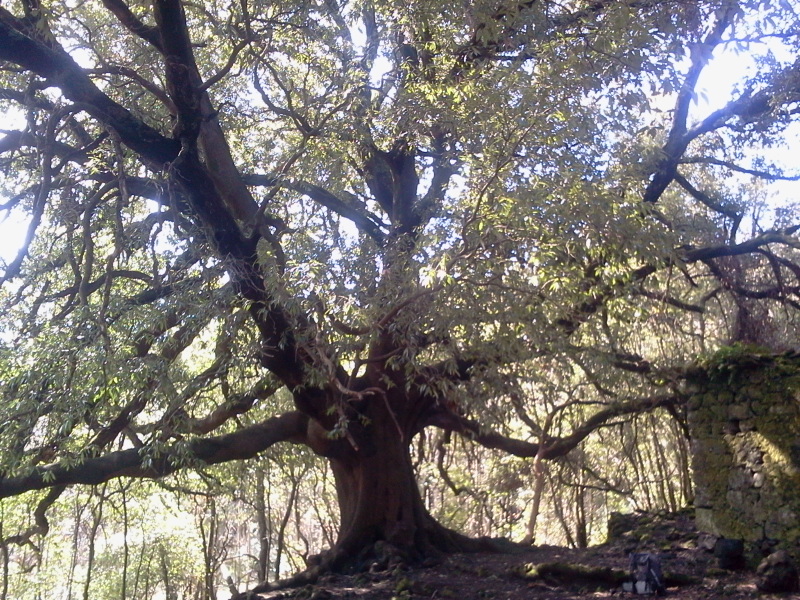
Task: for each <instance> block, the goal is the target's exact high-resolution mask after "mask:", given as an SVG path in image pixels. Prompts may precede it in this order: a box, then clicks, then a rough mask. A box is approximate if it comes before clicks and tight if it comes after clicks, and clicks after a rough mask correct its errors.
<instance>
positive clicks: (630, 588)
mask: <svg viewBox="0 0 800 600" xmlns="http://www.w3.org/2000/svg"><path fill="white" fill-rule="evenodd" d="M630 558H631V562H630V573H631V581H628V582H626V583H624V584H622V589H623V590H624V591H626V592H632V593H634V594H648V595H651V596H652V595H654V596H660V595H661V594H663V593H664V591H665V589H666V588H665V587H664V576H663V574H662V573H661V558H659V556H658V555H657V554H650V553H649V552H632V553H631V555H630Z"/></svg>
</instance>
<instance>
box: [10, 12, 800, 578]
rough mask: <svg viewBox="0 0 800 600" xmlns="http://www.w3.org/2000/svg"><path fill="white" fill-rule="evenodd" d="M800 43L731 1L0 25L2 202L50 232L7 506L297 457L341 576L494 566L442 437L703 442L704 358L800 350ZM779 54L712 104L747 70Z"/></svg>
mask: <svg viewBox="0 0 800 600" xmlns="http://www.w3.org/2000/svg"><path fill="white" fill-rule="evenodd" d="M796 24H797V14H796V12H795V8H794V7H793V6H791V5H790V4H789V3H777V5H775V3H766V4H765V3H762V2H755V1H752V2H731V1H729V0H719V1H708V2H705V1H697V2H687V1H685V0H681V1H675V2H670V1H668V2H663V1H659V2H640V1H637V2H591V3H585V2H567V3H556V2H549V1H541V2H523V3H507V4H504V3H502V2H498V3H495V4H491V3H480V2H479V3H469V4H467V5H464V6H454V5H452V4H448V3H430V2H425V3H420V2H410V3H409V2H405V3H402V4H400V5H394V4H383V5H375V4H373V3H371V2H368V1H367V2H351V3H347V2H343V3H337V2H336V1H320V2H315V1H311V0H309V1H307V2H285V3H282V2H270V3H263V2H258V1H256V2H250V1H243V2H237V3H224V2H220V3H204V4H202V5H195V4H184V3H182V2H179V1H177V0H155V1H154V2H153V3H152V6H151V5H149V4H147V5H144V4H133V3H131V4H129V5H128V4H125V3H124V2H123V1H121V0H103V1H102V2H101V3H83V4H79V5H77V6H73V5H72V4H70V3H60V2H52V3H40V2H38V1H32V0H25V1H22V2H18V3H12V4H11V5H10V6H9V7H8V8H0V59H2V60H3V61H4V63H3V64H4V67H3V71H2V82H1V85H2V89H0V94H2V98H3V99H4V106H5V115H6V119H7V121H9V122H11V123H12V124H13V125H12V127H11V128H9V129H6V130H5V137H4V138H3V139H2V140H0V153H2V154H1V155H0V156H2V161H3V162H2V165H3V169H2V171H3V181H2V184H3V186H4V196H5V198H6V200H5V201H4V203H3V206H2V208H3V209H4V210H5V211H6V212H8V213H12V214H14V215H18V216H20V218H21V215H26V218H27V223H28V229H27V236H26V239H25V241H24V244H23V247H22V248H21V249H20V251H19V253H18V254H17V255H16V257H15V258H12V259H11V260H10V261H9V262H8V263H7V264H6V266H5V271H4V274H3V277H2V284H3V287H2V302H3V307H4V315H5V317H4V322H3V333H2V338H1V339H2V348H0V353H2V354H1V357H2V358H1V359H0V369H1V371H0V377H1V378H2V381H3V400H2V405H0V410H2V416H3V418H2V425H0V443H2V447H3V449H4V452H3V453H2V458H1V459H0V473H1V474H2V478H1V479H0V497H9V496H15V495H19V494H24V493H26V492H31V491H34V490H43V489H50V490H52V491H50V492H48V494H47V496H45V497H44V500H42V503H41V504H40V505H39V508H38V509H37V510H38V512H37V514H40V515H43V514H44V511H46V510H47V507H48V506H50V505H51V504H52V503H53V502H54V501H55V498H57V497H58V495H59V494H60V493H63V490H64V489H65V487H66V486H70V485H74V484H92V485H97V484H101V483H103V482H106V481H110V480H112V479H115V478H118V477H135V478H154V477H160V476H163V475H166V474H169V473H172V472H175V471H176V470H178V469H181V468H185V467H200V466H203V465H210V464H218V463H223V462H228V461H234V460H244V459H250V458H253V457H255V456H256V455H257V454H259V453H261V452H263V451H265V450H266V449H268V448H269V447H271V446H272V445H274V444H277V443H278V442H292V443H297V444H303V445H305V446H308V447H309V448H310V449H311V450H313V451H314V452H315V453H317V454H318V455H320V456H322V457H324V458H325V459H326V460H327V461H328V462H329V465H330V469H331V472H332V474H333V476H334V478H335V484H336V492H337V498H338V507H339V513H340V525H339V531H338V536H337V539H336V542H335V545H334V549H333V552H331V553H330V554H328V555H327V556H326V557H325V559H324V562H323V566H334V567H336V566H341V565H342V564H344V563H347V562H350V561H353V560H354V559H355V558H356V557H358V555H359V553H362V554H361V558H363V557H364V556H365V555H366V553H367V552H368V551H369V549H370V548H371V545H372V544H373V543H374V542H376V541H379V540H385V541H388V542H390V543H391V544H392V545H393V546H395V547H396V548H398V549H399V551H400V552H402V553H404V554H405V555H407V556H409V557H421V556H425V555H428V554H431V553H436V552H441V551H452V550H462V549H467V548H474V547H476V545H475V543H474V542H471V541H470V540H468V539H467V538H466V537H464V536H462V535H459V534H457V533H455V532H454V531H452V530H450V529H447V528H445V527H443V526H442V525H441V524H440V523H438V522H437V521H436V520H435V519H434V518H433V517H432V516H431V513H430V511H429V510H428V507H426V505H425V503H424V502H423V498H422V496H421V494H420V492H419V489H418V487H417V482H416V479H415V472H414V463H413V461H412V455H411V453H410V448H411V444H412V441H413V440H414V437H415V436H420V435H423V434H425V432H426V431H429V430H431V429H432V428H433V429H439V430H442V431H444V432H445V433H446V434H448V435H450V434H452V433H456V434H461V435H463V436H465V437H466V438H467V439H469V440H470V441H471V442H472V443H475V444H478V445H480V446H484V447H487V448H492V449H495V450H498V451H501V452H504V453H507V454H510V455H515V456H518V457H523V458H534V457H535V458H537V459H538V460H540V461H542V460H544V461H547V460H552V459H555V458H558V457H563V456H566V455H567V454H568V453H569V452H570V451H571V450H573V449H575V448H576V447H577V446H578V445H579V444H580V443H581V442H582V441H583V440H585V439H586V438H587V437H588V436H589V435H591V434H592V432H594V431H596V430H597V429H598V428H601V427H604V426H609V425H612V424H613V425H618V424H620V423H621V422H622V421H623V420H625V419H626V418H627V417H628V416H630V415H635V414H638V413H643V412H647V411H650V410H653V409H656V408H665V409H670V410H672V411H673V415H674V418H676V419H677V420H678V421H680V414H679V412H678V410H677V407H679V406H680V404H681V403H682V396H681V393H680V389H679V386H678V385H676V382H677V381H678V380H679V375H680V367H681V365H682V364H683V363H685V362H686V360H687V359H691V358H692V356H693V355H694V354H695V353H696V352H697V351H699V350H703V349H709V348H713V346H714V345H718V344H720V343H724V342H728V341H731V340H732V339H738V340H742V341H748V342H760V343H773V344H777V343H780V344H791V343H793V341H794V338H793V336H791V335H789V334H788V333H787V332H790V331H792V330H793V324H794V320H795V318H796V315H795V313H794V312H793V310H794V308H796V307H797V295H798V294H797V293H798V289H799V288H798V275H800V268H798V264H797V263H796V262H795V250H796V248H797V245H798V239H797V237H796V235H795V234H796V232H797V230H798V227H800V226H798V225H797V221H796V219H795V216H794V211H793V209H792V207H791V206H783V207H782V208H781V212H780V213H775V214H770V213H768V212H764V211H763V210H762V211H761V212H760V213H758V212H756V209H760V208H761V207H763V202H758V201H757V200H760V199H761V197H760V196H758V194H759V190H760V189H761V187H760V186H767V185H768V184H770V183H773V182H776V181H780V180H785V179H792V178H793V177H794V176H793V175H792V174H791V173H789V174H786V173H784V171H783V170H782V169H781V168H780V164H778V163H776V162H775V161H774V160H771V157H773V156H774V154H770V152H769V149H770V148H771V147H773V146H775V145H779V144H780V143H781V141H782V140H783V139H784V136H786V135H789V134H790V133H791V128H792V127H794V126H796V119H797V103H798V99H800V61H798V60H797V45H798V39H797V36H798V31H797V28H796ZM766 43H769V44H771V46H770V48H771V49H772V51H770V52H763V53H762V58H761V59H760V60H759V62H758V71H757V73H754V74H753V76H752V77H751V78H750V79H748V80H746V81H743V82H741V83H740V84H739V87H737V88H736V89H734V90H733V92H732V96H731V99H730V101H729V102H727V103H726V104H724V105H723V106H721V107H719V108H713V109H711V108H710V109H708V111H707V112H706V113H702V114H701V113H700V112H699V109H698V108H697V107H698V106H700V105H699V104H697V103H696V101H697V98H698V93H699V92H700V90H699V89H698V87H697V84H698V80H699V78H700V76H701V74H702V72H703V70H704V68H705V67H706V65H707V63H708V61H709V60H710V58H711V57H712V55H713V53H714V51H715V50H717V49H728V50H730V49H732V48H735V47H737V46H741V47H742V48H746V47H747V46H748V45H763V44H766ZM693 106H694V107H695V108H693ZM732 315H735V317H732ZM766 324H770V326H771V327H772V329H773V331H769V328H768V327H766V326H765V325H766ZM644 326H646V327H648V330H647V332H646V334H645V332H644V331H643V330H642V328H643V327H644ZM781 328H783V329H781ZM428 460H436V458H435V455H430V456H429V457H428ZM584 467H586V468H590V464H589V463H588V462H587V461H581V464H579V465H577V466H575V465H573V467H570V468H569V469H568V468H567V467H564V468H563V469H561V471H560V473H561V474H562V475H565V474H567V473H570V470H572V474H570V475H569V477H573V476H577V475H575V474H574V473H575V471H574V469H579V470H581V472H584V473H585V468H584ZM444 473H445V470H444V469H441V470H439V474H440V475H442V474H444ZM296 474H297V472H295V475H296ZM553 476H555V475H553ZM580 481H584V480H582V479H581V480H580ZM576 489H579V490H580V489H583V488H576ZM581 493H583V492H581ZM585 501H586V498H585V497H583V496H581V497H580V498H579V497H578V496H576V497H575V500H574V502H575V504H573V506H574V507H577V506H579V503H580V502H585ZM576 510H577V508H576ZM287 514H288V513H287ZM45 522H46V521H45ZM40 529H41V528H40ZM4 535H7V532H6V533H4ZM577 536H578V538H580V541H578V540H577V539H576V543H580V544H582V543H584V541H586V540H585V538H587V536H588V534H587V529H586V527H583V528H582V530H581V531H578V532H577ZM207 543H210V542H209V540H207ZM4 547H5V546H4ZM209 549H210V546H209ZM160 560H161V562H162V565H163V566H164V568H165V569H166V568H167V567H166V565H167V561H166V559H164V558H163V557H162V558H161V559H160ZM262 570H263V568H262Z"/></svg>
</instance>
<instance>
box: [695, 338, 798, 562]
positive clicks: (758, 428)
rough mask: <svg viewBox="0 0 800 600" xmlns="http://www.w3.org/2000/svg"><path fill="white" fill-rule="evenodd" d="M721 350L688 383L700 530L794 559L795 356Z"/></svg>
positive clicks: (796, 393)
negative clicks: (779, 551) (778, 550)
mask: <svg viewBox="0 0 800 600" xmlns="http://www.w3.org/2000/svg"><path fill="white" fill-rule="evenodd" d="M734 350H735V349H729V350H728V351H726V352H723V353H720V354H719V355H717V356H716V357H715V358H713V359H711V360H709V361H707V363H706V365H705V366H704V367H703V368H702V369H700V370H698V372H697V373H696V374H695V375H694V376H693V377H692V379H691V389H690V391H691V398H690V401H689V428H690V432H691V435H692V468H693V471H694V481H695V510H696V520H697V524H698V527H699V529H700V530H701V531H705V532H708V533H712V534H714V535H717V536H721V537H727V538H736V539H742V540H745V541H746V542H750V543H755V544H764V543H766V544H768V545H779V546H782V547H785V548H786V549H788V550H790V551H791V552H792V553H793V554H795V555H798V554H800V354H797V353H788V354H781V355H767V354H755V353H752V352H745V351H742V350H739V351H734Z"/></svg>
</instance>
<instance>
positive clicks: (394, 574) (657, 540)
mask: <svg viewBox="0 0 800 600" xmlns="http://www.w3.org/2000/svg"><path fill="white" fill-rule="evenodd" d="M613 529H615V531H612V536H611V540H610V541H609V542H607V543H605V544H603V545H600V546H594V547H591V548H586V549H570V548H562V547H556V546H537V547H532V548H530V549H527V548H526V549H524V550H520V551H516V552H513V553H496V554H494V553H493V554H456V555H452V556H449V557H448V558H447V559H445V560H444V561H443V562H441V563H439V564H436V565H434V566H430V567H426V568H422V567H419V568H396V569H394V570H393V571H381V572H375V573H359V574H355V575H333V574H331V575H327V576H324V577H322V578H321V579H320V580H319V581H318V582H317V583H316V584H314V585H307V586H305V587H303V588H300V589H284V590H281V591H276V592H271V593H267V594H262V595H260V596H258V597H259V598H265V599H267V598H268V599H270V600H277V599H301V598H305V599H315V600H340V599H344V598H358V599H359V600H413V599H423V598H429V599H434V598H435V599H440V598H445V599H446V598H453V599H457V600H484V599H487V598H489V599H496V600H523V599H524V600H578V599H580V600H587V599H592V600H601V599H607V598H613V599H615V600H635V599H636V598H644V597H646V596H637V595H635V594H632V593H626V592H624V591H623V590H622V587H621V583H620V582H621V579H620V578H622V577H625V576H626V573H627V571H628V554H629V553H630V552H632V551H635V552H655V553H658V554H659V555H660V556H661V559H662V568H663V570H664V575H665V579H666V583H667V592H666V596H667V597H674V598H681V599H683V600H700V599H703V600H705V599H710V598H726V599H733V600H743V599H745V598H759V599H760V600H770V599H776V600H777V599H781V600H787V599H788V598H793V599H794V598H798V596H795V595H786V594H783V595H781V594H764V593H761V592H759V590H758V589H757V588H756V585H755V581H756V576H755V572H754V570H753V569H745V570H741V571H727V570H724V569H720V568H719V567H718V566H717V560H716V559H715V558H714V556H713V554H712V552H711V551H709V550H705V549H703V548H701V547H699V545H698V534H697V532H696V530H695V528H694V520H693V518H692V516H691V513H690V512H688V511H687V512H683V513H679V514H677V515H669V516H653V515H647V514H638V515H626V516H624V517H623V518H622V519H621V520H619V521H618V522H617V524H616V526H615V527H614V528H613Z"/></svg>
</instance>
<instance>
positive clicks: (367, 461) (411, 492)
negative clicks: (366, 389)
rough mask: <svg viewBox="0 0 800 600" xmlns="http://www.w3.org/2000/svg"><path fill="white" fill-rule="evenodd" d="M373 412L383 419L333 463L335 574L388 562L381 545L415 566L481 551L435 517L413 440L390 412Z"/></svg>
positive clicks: (366, 428) (371, 424)
mask: <svg viewBox="0 0 800 600" xmlns="http://www.w3.org/2000/svg"><path fill="white" fill-rule="evenodd" d="M371 412H372V413H378V414H377V415H373V416H374V417H375V418H373V419H372V420H371V423H370V424H369V425H368V426H367V427H365V428H364V430H363V431H360V432H359V435H358V437H357V438H356V439H358V442H359V446H358V448H353V449H352V451H351V452H348V453H346V455H345V456H341V457H339V456H336V457H332V458H331V467H332V471H333V474H334V479H335V482H336V493H337V497H338V502H339V509H340V526H339V535H338V539H337V541H336V544H335V546H334V548H333V556H334V559H333V564H332V566H333V568H342V567H355V568H363V567H364V566H366V565H365V561H370V560H373V559H375V558H378V559H381V558H387V557H386V556H385V552H384V551H382V550H380V549H378V550H377V551H376V546H375V544H376V543H377V542H386V543H388V544H389V545H390V546H389V548H390V549H391V550H390V552H392V553H396V554H397V555H398V558H399V560H403V561H412V562H416V561H420V560H423V559H425V558H429V557H432V556H434V557H435V556H439V555H440V554H442V553H445V552H456V551H467V550H470V549H477V544H476V541H475V540H470V539H469V538H467V537H465V536H462V535H460V534H457V533H455V532H453V531H451V530H449V529H447V528H446V527H444V526H442V525H440V524H439V523H438V522H437V521H436V520H435V519H434V518H433V517H432V516H431V515H430V513H429V512H428V511H427V509H426V508H425V505H424V503H423V501H422V496H421V494H420V491H419V488H418V486H417V481H416V478H415V476H414V470H413V466H412V461H411V454H410V448H409V440H408V437H407V436H406V435H405V434H404V433H403V432H401V431H400V428H399V426H398V424H397V422H396V421H395V420H394V419H393V418H392V415H391V414H390V412H389V410H388V408H386V409H384V410H377V411H371ZM478 543H480V542H478ZM383 548H384V549H385V548H386V546H383Z"/></svg>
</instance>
